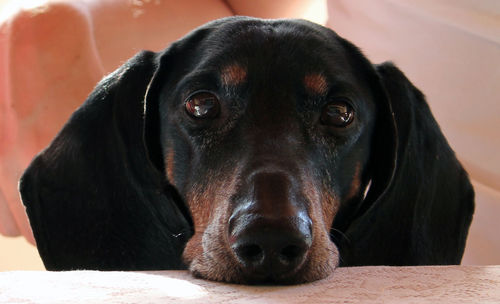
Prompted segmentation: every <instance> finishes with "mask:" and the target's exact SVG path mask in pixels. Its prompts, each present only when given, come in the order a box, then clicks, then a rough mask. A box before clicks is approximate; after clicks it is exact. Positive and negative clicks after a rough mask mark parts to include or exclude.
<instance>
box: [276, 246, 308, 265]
mask: <svg viewBox="0 0 500 304" xmlns="http://www.w3.org/2000/svg"><path fill="white" fill-rule="evenodd" d="M305 251H306V249H305V248H304V247H303V246H297V245H288V246H286V247H284V248H283V249H282V250H281V252H280V256H279V259H280V262H281V263H283V264H285V265H286V264H289V263H293V262H295V261H296V260H297V259H299V258H302V257H303V255H304V253H305Z"/></svg>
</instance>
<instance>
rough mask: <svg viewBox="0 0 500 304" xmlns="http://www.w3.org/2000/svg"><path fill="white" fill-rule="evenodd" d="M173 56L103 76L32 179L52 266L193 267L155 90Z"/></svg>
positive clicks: (141, 60) (36, 222) (34, 214)
mask: <svg viewBox="0 0 500 304" xmlns="http://www.w3.org/2000/svg"><path fill="white" fill-rule="evenodd" d="M168 57H169V51H168V50H167V51H166V52H165V53H160V54H156V53H152V52H142V53H140V54H138V55H136V56H135V57H134V58H132V59H131V60H129V61H128V62H127V63H126V64H124V65H123V66H122V67H120V68H119V69H118V70H116V71H115V72H114V73H112V74H111V75H109V76H108V77H106V78H105V79H104V80H102V81H101V82H100V83H99V84H98V85H97V87H96V88H95V90H94V91H93V92H92V94H91V95H90V96H89V98H88V99H87V101H86V102H85V103H84V104H83V105H82V106H81V107H80V108H79V109H78V110H77V111H76V112H75V113H74V114H73V115H72V117H71V118H70V120H69V121H68V122H67V124H66V125H65V126H64V128H63V129H62V130H61V132H60V133H59V134H58V135H57V137H56V138H55V139H54V141H53V142H52V143H51V144H50V146H49V147H48V148H47V149H46V150H44V151H43V152H41V153H40V154H39V155H38V156H37V157H36V158H35V159H34V160H33V162H32V163H31V164H30V166H29V167H28V169H27V170H26V172H25V173H24V175H23V177H22V179H21V181H20V192H21V197H22V200H23V203H24V204H25V205H26V210H27V213H28V216H29V219H30V223H31V226H32V229H33V232H34V235H35V238H36V243H37V246H38V250H39V252H40V255H41V257H42V260H43V262H44V264H45V266H46V268H47V269H49V270H69V269H102V270H111V269H120V270H134V269H180V268H183V267H184V265H183V264H182V261H181V254H182V250H183V248H184V245H185V243H186V242H187V240H188V239H189V237H190V236H191V226H190V221H189V218H187V214H186V212H184V210H185V207H184V206H182V203H181V201H180V200H179V199H178V198H177V197H176V193H175V191H174V190H173V189H172V186H170V185H169V184H168V182H167V181H166V178H165V177H164V176H165V175H164V174H163V172H162V166H161V160H159V158H161V151H159V150H158V149H159V144H158V143H156V144H154V142H155V140H159V135H158V134H159V130H157V129H156V130H155V128H156V127H158V122H157V121H156V120H155V115H154V114H153V113H154V112H155V111H158V109H157V102H158V101H157V100H154V99H155V98H156V97H157V94H156V93H155V92H148V88H149V86H150V85H151V84H152V83H154V82H155V79H156V78H158V77H160V76H159V75H158V74H159V73H158V71H164V70H166V68H165V67H164V65H165V64H166V63H165V61H166V60H167V59H168ZM156 82H159V81H156ZM155 86H157V85H155ZM146 93H147V98H145V95H146ZM145 112H148V113H149V114H148V117H147V119H148V130H146V127H145ZM148 143H151V145H150V146H147V144H148ZM150 156H152V158H154V160H153V161H152V160H151V157H150Z"/></svg>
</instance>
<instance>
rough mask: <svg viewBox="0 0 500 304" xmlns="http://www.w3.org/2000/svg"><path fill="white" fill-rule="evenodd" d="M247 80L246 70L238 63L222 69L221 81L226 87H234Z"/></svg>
mask: <svg viewBox="0 0 500 304" xmlns="http://www.w3.org/2000/svg"><path fill="white" fill-rule="evenodd" d="M246 79H247V70H246V69H245V68H244V67H242V66H241V65H239V64H238V63H234V64H230V65H228V66H225V67H224V68H223V69H222V73H221V80H222V84H223V85H226V86H235V85H239V84H241V83H243V82H244V81H245V80H246Z"/></svg>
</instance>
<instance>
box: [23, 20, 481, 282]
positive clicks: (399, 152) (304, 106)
mask: <svg viewBox="0 0 500 304" xmlns="http://www.w3.org/2000/svg"><path fill="white" fill-rule="evenodd" d="M20 192H21V196H22V199H23V202H24V204H25V205H26V210H27V213H28V216H29V217H30V223H31V226H32V228H33V231H34V235H35V238H36V241H37V247H38V250H39V252H40V256H41V257H42V259H43V261H44V264H45V266H46V267H47V269H49V270H71V269H100V270H160V269H184V268H185V267H186V266H188V267H189V269H190V270H191V272H192V273H194V274H195V275H197V276H199V277H203V278H207V279H211V280H217V281H226V282H236V283H276V284H292V283H300V282H309V281H313V280H317V279H321V278H324V277H326V276H328V275H329V274H331V273H332V272H333V271H334V269H335V267H336V266H337V265H340V266H358V265H425V264H458V263H460V259H461V257H462V254H463V250H464V247H465V240H466V236H467V230H468V227H469V225H470V222H471V216H472V212H473V208H474V194H473V190H472V187H471V185H470V182H469V180H468V177H467V174H466V172H465V171H464V170H463V168H462V166H461V165H460V163H459V162H458V160H457V159H456V157H455V155H454V153H453V151H452V150H451V148H450V147H449V145H448V144H447V142H446V139H445V138H444V136H443V134H442V133H441V132H440V130H439V126H438V125H437V123H436V121H435V120H434V119H433V117H432V114H431V112H430V110H429V107H428V106H427V104H426V101H425V99H424V97H423V95H422V93H421V92H420V91H419V90H418V89H417V88H415V87H414V86H413V85H412V84H411V82H410V81H409V80H408V79H407V78H406V77H405V76H404V74H403V73H402V72H401V71H399V70H398V69H397V68H396V67H395V66H394V65H392V64H390V63H384V64H381V65H372V64H371V63H370V62H369V61H368V60H367V59H366V58H365V57H364V56H363V55H362V54H361V53H360V52H359V50H358V49H357V48H356V47H354V46H353V45H352V44H350V43H349V42H347V41H346V40H344V39H342V38H340V37H339V36H337V35H336V34H335V33H334V32H333V31H331V30H329V29H327V28H324V27H321V26H319V25H315V24H312V23H309V22H306V21H297V20H295V21H290V20H288V21H286V20H277V21H269V20H267V21H266V20H258V19H250V18H245V17H234V18H227V19H221V20H218V21H214V22H212V23H209V24H207V25H205V26H203V27H201V28H199V29H197V30H195V31H193V32H192V33H191V34H189V35H187V36H186V37H184V38H182V39H180V40H179V41H177V42H176V43H174V44H172V45H171V46H170V47H168V48H167V49H165V50H164V51H162V52H159V53H153V52H148V51H145V52H141V53H139V54H137V55H136V56H135V57H134V58H132V59H130V60H129V61H128V62H127V63H125V64H124V65H123V66H122V67H120V68H119V69H118V70H117V71H115V72H114V73H112V74H110V75H109V76H108V77H106V78H105V79H103V80H102V81H101V82H100V83H99V84H98V85H97V86H96V88H95V90H94V91H93V92H92V93H91V94H90V96H89V98H88V99H87V101H86V102H85V103H84V104H83V105H82V106H81V107H80V108H79V109H78V110H77V111H76V112H75V113H74V114H73V116H72V117H71V118H70V120H69V121H68V122H67V124H66V125H65V126H64V128H63V129H62V130H61V132H60V133H59V134H58V135H57V137H56V138H55V139H54V141H53V142H52V143H51V144H50V146H49V147H48V148H47V149H45V150H44V151H42V152H41V153H40V154H39V155H38V156H37V157H36V158H35V159H34V160H33V162H32V163H31V164H30V166H29V168H28V169H27V170H26V172H25V173H24V175H23V177H22V179H21V181H20ZM443 223H446V225H443ZM332 240H333V241H332Z"/></svg>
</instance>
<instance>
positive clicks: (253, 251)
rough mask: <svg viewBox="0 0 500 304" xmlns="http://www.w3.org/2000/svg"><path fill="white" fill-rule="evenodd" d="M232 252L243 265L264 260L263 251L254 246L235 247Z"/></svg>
mask: <svg viewBox="0 0 500 304" xmlns="http://www.w3.org/2000/svg"><path fill="white" fill-rule="evenodd" d="M234 252H235V253H236V255H237V256H238V258H239V259H240V260H241V261H242V262H244V263H255V262H260V261H262V259H263V258H264V250H263V249H262V248H261V247H260V246H259V245H256V244H249V245H241V246H237V247H236V248H235V249H234Z"/></svg>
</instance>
